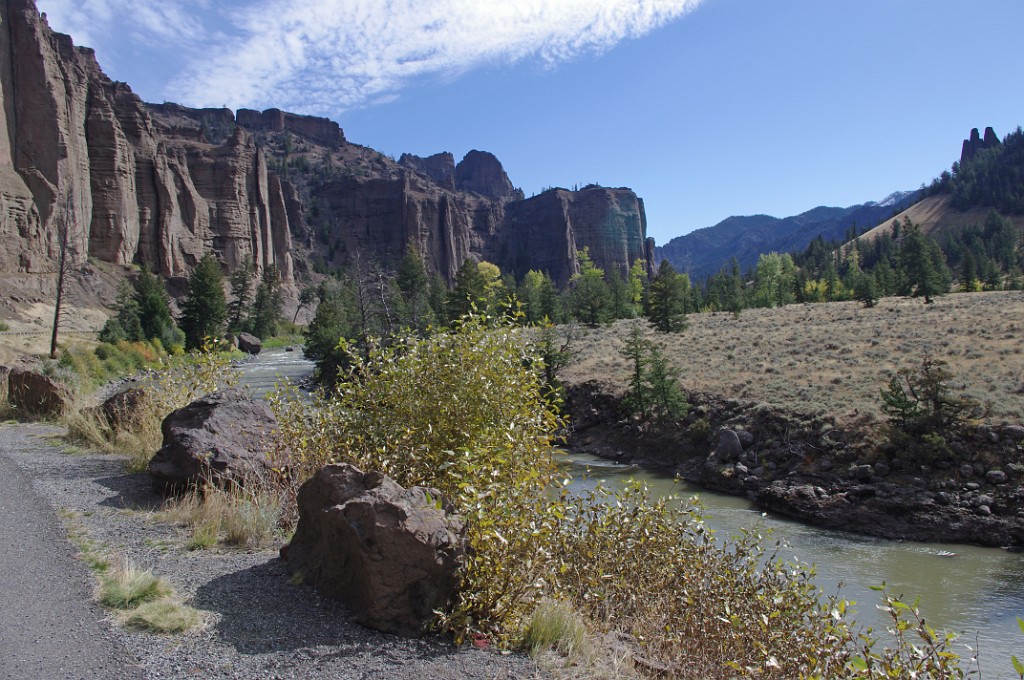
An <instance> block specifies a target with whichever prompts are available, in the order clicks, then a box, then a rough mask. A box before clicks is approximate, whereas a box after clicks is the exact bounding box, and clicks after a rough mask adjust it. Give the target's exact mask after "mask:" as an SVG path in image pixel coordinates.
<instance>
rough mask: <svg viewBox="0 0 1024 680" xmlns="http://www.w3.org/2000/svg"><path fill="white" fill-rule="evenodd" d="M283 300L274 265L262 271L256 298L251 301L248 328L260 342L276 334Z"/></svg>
mask: <svg viewBox="0 0 1024 680" xmlns="http://www.w3.org/2000/svg"><path fill="white" fill-rule="evenodd" d="M283 308H284V298H283V296H282V295H281V276H280V274H279V273H278V271H277V267H276V266H274V265H270V266H268V267H267V268H266V269H264V270H263V276H262V277H260V285H259V286H257V288H256V296H255V297H254V298H253V301H252V313H251V314H250V318H249V326H250V327H251V328H252V333H253V335H255V336H256V337H258V338H260V339H261V340H265V339H266V338H270V337H273V336H274V335H276V334H277V326H278V324H279V323H280V322H281V310H282V309H283Z"/></svg>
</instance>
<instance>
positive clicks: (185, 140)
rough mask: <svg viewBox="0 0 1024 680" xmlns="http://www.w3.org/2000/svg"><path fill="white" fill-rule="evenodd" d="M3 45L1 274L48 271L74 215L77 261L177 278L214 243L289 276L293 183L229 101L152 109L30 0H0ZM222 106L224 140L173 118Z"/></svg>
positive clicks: (223, 255) (233, 259)
mask: <svg viewBox="0 0 1024 680" xmlns="http://www.w3.org/2000/svg"><path fill="white" fill-rule="evenodd" d="M0 55H3V56H2V57H0V98H2V101H3V115H2V116H0V242H2V246H0V274H26V275H31V274H45V273H49V272H53V271H54V268H55V261H56V258H57V256H58V254H59V250H60V246H59V238H58V234H59V231H60V228H61V227H62V226H63V225H65V224H66V225H67V226H68V231H69V236H70V238H69V245H68V255H69V256H70V258H71V261H72V263H73V264H74V265H76V266H81V265H84V264H85V263H86V262H87V260H88V258H95V259H96V260H100V261H103V262H110V263H113V264H117V265H129V264H132V263H135V264H145V265H147V266H149V267H150V268H151V269H152V270H153V271H155V272H157V273H159V274H161V275H162V276H164V277H166V278H169V279H174V278H182V277H185V276H187V275H188V274H189V272H190V271H191V268H192V267H193V266H194V265H195V263H196V262H198V260H199V258H201V257H202V255H203V254H204V253H206V252H207V251H211V250H212V251H213V252H214V253H216V254H217V256H218V257H219V259H220V260H221V262H222V263H223V265H224V266H225V268H226V269H228V270H230V269H231V268H233V267H234V266H236V265H237V264H238V262H240V261H241V259H242V258H243V257H244V256H245V255H247V254H249V255H252V256H253V259H254V261H255V262H256V263H257V266H259V267H265V266H268V265H271V264H273V265H276V266H277V267H278V269H279V270H280V272H281V274H282V277H283V278H284V280H285V281H286V282H291V281H292V277H293V269H292V264H291V257H292V255H291V250H292V248H291V243H290V238H289V234H290V231H289V228H288V219H289V215H288V211H287V209H286V207H285V206H286V205H287V201H286V199H285V187H284V186H283V184H282V182H281V181H280V180H279V179H278V178H276V177H275V176H273V174H272V173H270V172H268V169H267V164H266V159H265V157H264V155H263V153H262V152H261V150H260V149H259V148H258V147H257V145H256V143H255V141H254V138H253V137H252V135H250V134H248V133H247V132H246V131H245V130H244V129H242V128H240V127H237V126H235V125H234V115H233V114H232V113H231V112H230V111H227V110H201V111H193V110H189V109H185V108H184V107H177V106H174V105H166V106H161V107H148V106H147V105H145V104H144V103H143V102H142V101H141V100H140V99H139V98H138V97H137V96H135V94H134V93H132V91H131V88H129V87H128V85H126V84H124V83H118V82H113V81H111V80H110V79H109V78H108V77H107V76H106V75H105V74H104V73H103V71H102V70H101V69H100V67H99V65H98V64H97V62H96V59H95V55H94V53H93V51H92V50H89V49H87V48H81V47H75V46H74V45H73V44H72V42H71V39H70V38H69V37H68V36H65V35H61V34H59V33H54V32H52V31H50V29H49V27H48V26H47V24H46V21H45V18H43V17H41V16H40V15H39V13H38V12H37V10H36V8H35V5H34V3H33V2H31V1H30V0H4V1H3V2H0ZM225 114H226V115H227V116H228V117H230V121H231V125H230V127H231V128H232V133H231V134H230V135H228V137H227V138H226V139H225V140H223V142H222V143H219V144H218V143H210V141H209V140H208V139H205V138H204V137H203V135H202V134H196V128H195V126H191V125H181V124H179V121H178V118H184V119H186V120H188V119H190V118H194V119H196V120H198V121H200V122H202V119H203V118H204V117H205V118H211V119H214V120H213V122H214V123H215V124H216V123H218V122H219V123H220V127H221V128H223V127H224V123H225V121H224V117H225ZM218 117H219V119H220V120H219V121H218V120H215V119H217V118H218ZM335 127H337V126H336V125H335ZM200 131H201V129H200Z"/></svg>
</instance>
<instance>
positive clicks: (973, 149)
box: [960, 127, 1001, 165]
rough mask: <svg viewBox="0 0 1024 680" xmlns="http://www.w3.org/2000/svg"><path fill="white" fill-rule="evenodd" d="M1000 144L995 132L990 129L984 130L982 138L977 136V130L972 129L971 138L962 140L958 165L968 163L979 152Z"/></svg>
mask: <svg viewBox="0 0 1024 680" xmlns="http://www.w3.org/2000/svg"><path fill="white" fill-rule="evenodd" d="M1000 143H1001V142H1000V141H999V137H998V136H997V135H996V131H995V130H993V129H992V128H990V127H987V128H985V136H984V137H982V136H981V135H980V134H978V128H974V129H972V130H971V136H970V137H969V138H968V139H965V140H964V144H963V149H961V151H960V165H963V164H964V163H966V162H968V161H970V160H971V159H972V158H974V156H975V154H977V153H978V152H979V151H984V150H985V149H990V148H992V147H994V146H999V144H1000Z"/></svg>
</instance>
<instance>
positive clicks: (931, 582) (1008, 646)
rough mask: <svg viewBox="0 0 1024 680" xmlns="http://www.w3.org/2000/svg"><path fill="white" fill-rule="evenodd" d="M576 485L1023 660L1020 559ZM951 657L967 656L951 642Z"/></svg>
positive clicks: (691, 490)
mask: <svg viewBox="0 0 1024 680" xmlns="http://www.w3.org/2000/svg"><path fill="white" fill-rule="evenodd" d="M240 370H241V372H242V384H243V385H246V386H248V387H249V388H250V389H253V390H254V391H255V392H256V393H257V394H260V395H262V394H265V393H266V392H268V391H269V390H271V389H273V386H274V384H275V383H276V382H278V381H279V380H281V379H282V378H288V379H290V380H292V381H293V382H295V381H298V380H301V379H302V378H305V377H306V376H308V375H309V373H310V372H311V370H312V365H311V364H310V362H308V361H306V360H305V359H304V358H303V356H302V349H301V347H296V348H295V351H293V352H286V351H284V350H266V351H264V352H263V353H261V354H260V355H259V356H257V357H255V359H254V360H252V361H249V362H246V363H244V364H242V365H241V367H240ZM570 459H571V471H572V475H573V479H574V485H575V486H576V487H577V488H579V489H585V488H588V487H592V486H594V485H595V484H597V483H598V482H602V483H603V484H604V485H605V486H608V487H615V486H617V485H621V484H624V483H625V482H627V481H628V480H630V479H637V480H643V481H645V482H647V483H648V484H649V485H650V486H651V487H652V489H653V490H655V492H656V493H659V494H675V495H677V496H680V497H689V496H691V495H694V494H697V495H699V497H700V499H701V501H702V503H703V504H704V507H705V510H706V513H705V523H706V524H707V525H708V526H710V527H711V528H713V529H715V530H716V531H717V533H718V535H719V536H720V537H722V536H724V537H728V536H731V535H734V534H737V533H738V532H739V531H740V529H741V528H749V527H752V526H755V525H757V524H758V523H760V524H761V526H762V527H763V528H769V529H771V531H772V536H773V537H774V538H775V539H781V540H783V541H785V543H786V544H788V549H784V550H783V551H782V552H781V553H780V556H782V557H783V558H784V559H791V558H798V559H799V560H800V561H802V562H808V563H812V564H814V565H815V566H816V568H817V572H818V576H817V583H818V585H819V586H820V587H821V588H822V590H824V591H825V592H826V593H828V594H832V593H834V592H836V589H837V587H838V584H840V583H842V584H843V587H842V590H841V591H840V594H841V595H842V596H843V597H845V598H846V599H848V600H856V601H857V605H856V607H855V609H856V610H857V612H858V613H857V616H856V618H857V620H858V621H859V622H861V623H863V624H865V625H870V626H873V627H874V628H875V629H876V630H879V629H882V628H884V626H885V625H886V623H887V621H886V619H885V618H884V617H883V616H882V614H881V612H879V611H878V610H877V609H876V605H877V604H878V603H879V602H880V599H879V597H878V595H879V594H878V593H876V592H874V591H872V590H870V586H873V585H880V584H881V583H883V582H885V583H886V584H888V585H889V586H890V588H891V589H892V591H893V592H895V593H897V594H903V595H905V596H906V598H908V599H909V600H910V601H912V600H913V598H914V597H920V608H921V611H922V613H923V614H924V616H925V618H926V620H927V621H928V623H929V624H930V625H932V626H933V627H935V628H936V629H941V630H953V631H957V632H958V633H961V638H960V640H959V642H960V643H961V645H962V644H969V645H971V646H972V647H977V648H979V649H980V654H979V659H980V664H981V670H982V676H981V677H982V678H986V679H989V678H1011V677H1016V676H1015V674H1014V673H1013V668H1012V666H1011V664H1010V655H1011V654H1016V655H1017V656H1018V657H1019V658H1024V633H1021V632H1020V630H1019V628H1018V627H1017V618H1016V617H1018V616H1022V617H1024V553H1017V552H1008V551H1004V550H999V549H995V548H979V547H975V546H965V545H954V544H940V543H910V542H898V541H888V540H882V539H874V538H866V537H861V536H855V535H853V534H846V533H841V532H834V531H826V530H822V529H817V528H814V527H809V526H806V525H803V524H799V523H796V522H791V521H787V520H783V519H779V518H776V517H772V516H764V515H762V513H761V512H760V511H759V510H757V509H756V508H755V507H754V506H753V505H752V504H751V503H749V502H748V501H746V500H745V499H742V498H737V497H734V496H727V495H723V494H717V493H713V492H708V491H703V490H700V489H698V488H696V487H693V486H691V485H687V484H685V483H675V482H674V481H673V479H672V478H671V477H668V476H666V475H662V474H658V473H655V472H651V471H648V470H643V469H641V468H639V467H636V466H629V465H618V464H615V463H611V462H608V461H605V460H602V459H600V458H595V457H593V456H586V455H580V454H571V455H570ZM957 651H958V652H960V653H962V654H966V653H967V651H966V650H965V649H964V648H963V647H962V646H958V649H957Z"/></svg>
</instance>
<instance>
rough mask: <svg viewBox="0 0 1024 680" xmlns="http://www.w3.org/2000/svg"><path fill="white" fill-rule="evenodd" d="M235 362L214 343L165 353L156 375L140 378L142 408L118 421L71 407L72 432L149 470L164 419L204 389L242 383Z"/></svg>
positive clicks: (205, 391)
mask: <svg viewBox="0 0 1024 680" xmlns="http://www.w3.org/2000/svg"><path fill="white" fill-rule="evenodd" d="M152 342H153V343H158V342H159V341H157V340H153V341H152ZM131 344H133V345H134V344H140V343H131ZM230 363H231V355H230V354H227V353H224V352H218V351H215V348H214V347H213V346H212V345H208V346H207V347H206V348H204V350H202V351H197V352H193V353H190V354H184V355H176V356H165V357H163V359H162V361H161V362H160V363H159V365H158V366H159V367H158V368H157V369H155V370H154V373H153V374H152V375H151V377H150V378H149V379H147V380H144V381H142V382H141V383H140V386H141V388H142V389H143V390H144V393H145V394H144V397H143V398H142V399H141V401H140V403H139V405H138V408H136V409H135V410H134V411H133V412H131V413H128V414H125V417H124V418H123V419H122V420H121V421H120V422H119V424H118V425H116V426H115V425H113V424H112V423H110V422H108V421H107V419H106V417H105V416H104V414H103V413H102V412H101V411H100V410H99V409H97V408H86V407H81V406H79V407H78V408H75V409H72V410H71V412H70V413H68V414H67V415H66V416H65V421H66V424H67V426H68V435H69V438H70V439H71V440H72V441H76V442H81V443H85V444H88V445H89V446H92V447H95V448H98V449H100V450H103V451H108V452H113V453H122V454H125V455H127V457H128V462H127V466H128V470H129V471H130V472H142V471H145V470H146V469H147V467H148V465H149V459H150V458H151V457H152V455H153V453H154V452H155V451H156V450H157V449H159V448H160V446H161V443H162V434H161V431H160V424H161V423H162V422H163V419H164V418H165V417H166V416H167V414H168V413H170V412H171V411H173V410H175V409H178V408H181V407H182V406H185V405H187V404H188V403H190V402H192V401H194V400H195V399H197V398H199V397H200V396H202V395H204V394H208V393H210V392H214V391H216V390H218V389H225V388H228V387H233V386H234V385H236V384H237V383H238V379H239V376H238V373H237V372H236V371H232V370H230Z"/></svg>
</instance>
